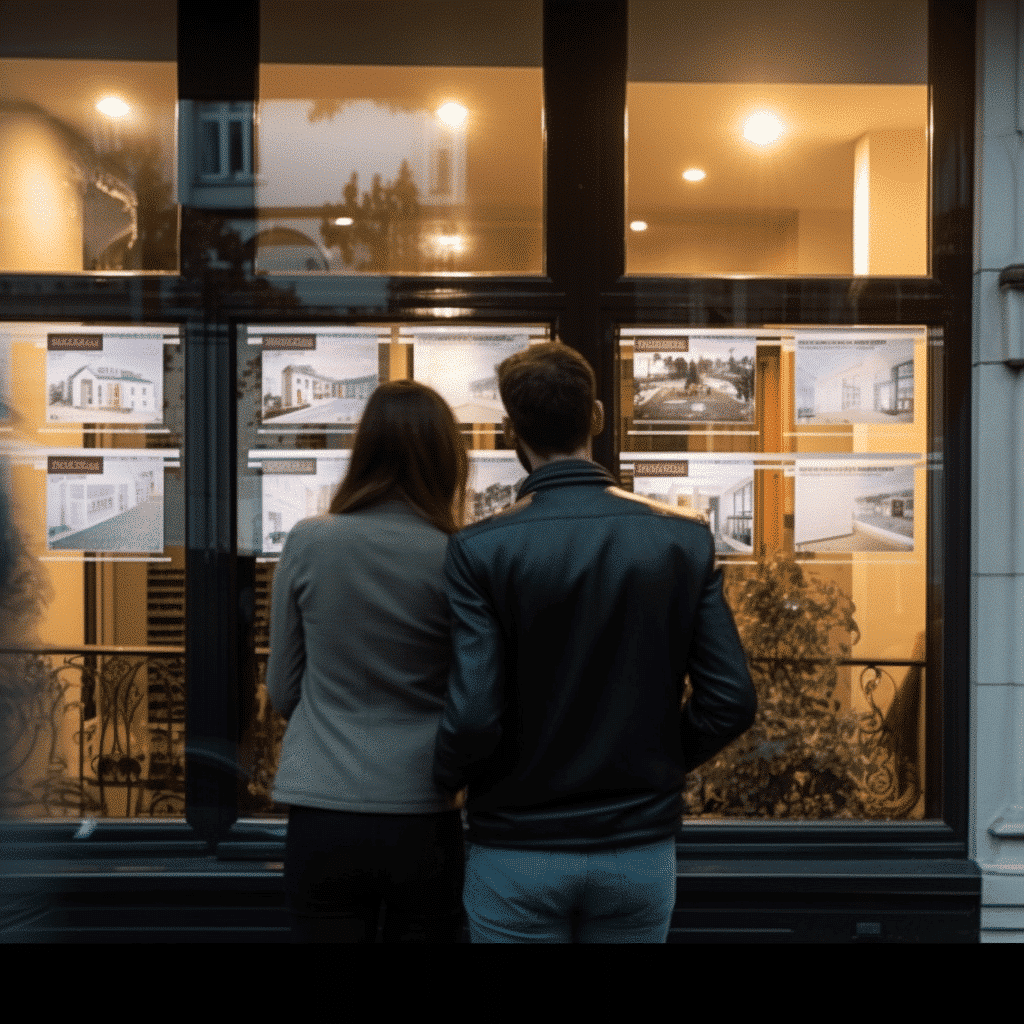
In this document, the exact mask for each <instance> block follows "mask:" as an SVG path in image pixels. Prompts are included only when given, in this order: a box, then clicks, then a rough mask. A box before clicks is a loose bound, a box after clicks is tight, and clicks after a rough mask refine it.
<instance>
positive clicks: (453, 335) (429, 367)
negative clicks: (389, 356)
mask: <svg viewBox="0 0 1024 1024" xmlns="http://www.w3.org/2000/svg"><path fill="white" fill-rule="evenodd" d="M530 334H531V332H530V331H529V329H522V330H518V329H514V328H509V329H507V330H477V331H473V330H470V329H468V328H450V329H449V328H434V329H429V328H428V329H421V330H415V331H414V330H410V331H408V332H404V331H403V335H404V337H403V340H404V341H412V345H413V358H412V367H413V370H412V377H413V379H414V380H418V381H420V382H422V383H423V384H427V385H429V386H430V387H432V388H433V389H434V390H435V391H437V392H438V393H439V394H440V395H441V397H442V398H444V400H445V401H446V402H447V403H448V404H449V405H450V406H451V407H452V411H453V412H454V413H455V418H456V420H457V421H458V422H459V423H500V422H501V421H502V419H503V417H504V415H505V410H504V407H503V406H502V404H501V398H500V397H499V395H498V374H497V366H498V364H499V363H501V362H502V361H503V360H505V359H507V358H508V357H509V356H511V355H513V354H514V353H516V352H519V351H521V350H522V349H524V348H526V347H527V346H528V345H529V344H530Z"/></svg>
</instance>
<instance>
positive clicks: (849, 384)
mask: <svg viewBox="0 0 1024 1024" xmlns="http://www.w3.org/2000/svg"><path fill="white" fill-rule="evenodd" d="M796 405H797V408H796V416H797V422H798V423H913V422H914V342H913V340H912V339H908V338H895V339H881V340H871V339H859V338H851V339H850V340H849V343H848V344H843V343H842V342H836V341H831V342H822V341H807V342H804V341H798V342H797V347H796Z"/></svg>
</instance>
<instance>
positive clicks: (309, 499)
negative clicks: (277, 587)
mask: <svg viewBox="0 0 1024 1024" xmlns="http://www.w3.org/2000/svg"><path fill="white" fill-rule="evenodd" d="M302 454H303V455H304V454H305V453H302ZM347 470H348V455H346V454H340V455H334V454H332V455H331V456H330V457H323V458H292V459H281V460H278V459H264V460H263V526H262V549H263V553H264V554H276V553H279V552H280V551H282V550H283V549H284V542H285V540H286V539H287V537H288V531H289V530H291V528H292V527H293V526H294V525H295V524H296V523H297V522H299V521H300V520H302V519H309V518H311V517H312V516H319V515H323V514H324V513H325V512H326V511H327V509H328V507H329V505H330V503H331V498H333V497H334V492H335V491H336V490H337V487H338V484H339V483H340V482H341V480H342V478H343V477H344V475H345V473H346V471H347Z"/></svg>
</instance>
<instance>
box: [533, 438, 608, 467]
mask: <svg viewBox="0 0 1024 1024" xmlns="http://www.w3.org/2000/svg"><path fill="white" fill-rule="evenodd" d="M523 447H526V446H525V445H524V446H523ZM526 456H527V458H528V459H529V460H530V466H531V467H532V468H531V472H536V471H537V470H538V469H540V468H541V466H549V465H551V463H552V462H568V461H569V460H570V459H585V460H586V461H587V462H593V461H594V459H593V453H592V449H591V446H590V445H589V444H585V445H583V446H582V447H580V448H577V449H576V451H574V452H554V453H553V454H551V455H537V454H536V452H532V451H530V450H529V449H528V448H527V450H526Z"/></svg>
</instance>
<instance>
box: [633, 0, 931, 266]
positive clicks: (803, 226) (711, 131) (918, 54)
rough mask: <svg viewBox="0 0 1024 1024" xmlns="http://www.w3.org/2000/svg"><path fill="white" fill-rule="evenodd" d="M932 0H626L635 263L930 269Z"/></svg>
mask: <svg viewBox="0 0 1024 1024" xmlns="http://www.w3.org/2000/svg"><path fill="white" fill-rule="evenodd" d="M926 82H927V3H925V2H924V0H902V2H899V3H887V2H881V0H844V2H843V3H839V4H815V3H808V2H806V0H779V2H775V3H769V4H764V3H756V2H751V0H733V2H730V3H719V4H707V3H697V2H689V0H681V2H669V3H666V2H661V0H632V2H631V3H630V21H629V84H628V91H627V104H628V116H629V131H628V143H627V167H628V192H627V211H626V225H627V226H626V228H625V231H626V270H627V273H630V274H680V275H700V274H732V273H744V274H757V275H787V274H801V275H827V274H838V275H849V274H880V275H892V276H907V275H920V274H927V273H928V123H929V122H928V94H927V84H926Z"/></svg>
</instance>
